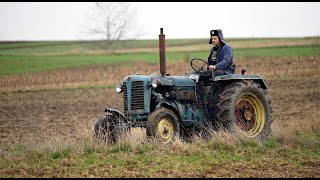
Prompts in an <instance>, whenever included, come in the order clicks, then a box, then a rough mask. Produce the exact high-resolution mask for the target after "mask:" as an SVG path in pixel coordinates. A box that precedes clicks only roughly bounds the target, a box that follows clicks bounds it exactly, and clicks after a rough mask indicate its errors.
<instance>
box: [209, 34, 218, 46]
mask: <svg viewBox="0 0 320 180" xmlns="http://www.w3.org/2000/svg"><path fill="white" fill-rule="evenodd" d="M211 39H212V44H215V45H216V46H220V39H219V37H218V36H211Z"/></svg>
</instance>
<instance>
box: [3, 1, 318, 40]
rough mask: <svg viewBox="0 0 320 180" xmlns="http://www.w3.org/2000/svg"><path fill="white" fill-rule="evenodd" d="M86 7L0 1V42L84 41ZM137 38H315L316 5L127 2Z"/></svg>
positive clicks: (311, 3)
mask: <svg viewBox="0 0 320 180" xmlns="http://www.w3.org/2000/svg"><path fill="white" fill-rule="evenodd" d="M91 5H92V4H91V3H90V2H0V24H1V28H0V41H6V40H79V39H86V37H85V36H84V33H83V32H84V26H86V22H87V21H86V18H87V13H88V10H89V9H88V8H89V6H91ZM133 5H134V6H135V7H136V9H137V18H136V19H137V26H138V27H140V29H142V30H143V35H142V36H140V39H158V37H159V36H158V35H159V33H160V28H164V34H165V35H166V39H173V38H207V37H208V36H209V31H210V30H211V29H222V30H223V34H224V36H225V37H226V38H231V37H247V38H248V37H250V38H253V37H304V36H319V35H320V20H319V19H320V3H319V2H239V3H237V2H182V3H180V2H133Z"/></svg>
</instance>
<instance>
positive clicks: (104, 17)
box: [86, 2, 141, 49]
mask: <svg viewBox="0 0 320 180" xmlns="http://www.w3.org/2000/svg"><path fill="white" fill-rule="evenodd" d="M88 20H89V22H90V23H91V25H89V27H87V28H86V29H87V34H88V35H89V36H94V37H95V38H98V39H99V40H103V41H102V43H101V44H100V47H101V48H104V49H109V48H110V47H111V45H112V44H114V43H115V42H117V41H120V40H128V39H136V38H137V37H138V36H139V35H141V34H140V31H139V30H138V29H139V27H134V25H136V9H135V8H134V7H133V5H132V4H130V3H127V2H95V4H94V6H93V8H92V9H90V11H89V14H88ZM136 26H137V25H136Z"/></svg>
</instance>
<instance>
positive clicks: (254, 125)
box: [216, 80, 272, 142]
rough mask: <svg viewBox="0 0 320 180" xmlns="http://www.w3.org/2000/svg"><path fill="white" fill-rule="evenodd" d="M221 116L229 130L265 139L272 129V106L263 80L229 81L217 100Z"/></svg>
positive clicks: (219, 117) (246, 136)
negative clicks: (259, 82) (262, 83)
mask: <svg viewBox="0 0 320 180" xmlns="http://www.w3.org/2000/svg"><path fill="white" fill-rule="evenodd" d="M216 107H218V109H217V110H218V111H217V115H218V120H219V122H222V126H223V127H224V128H225V129H226V130H227V131H229V132H231V133H234V134H235V135H237V136H239V137H244V138H247V139H257V140H258V141H259V142H264V141H265V140H266V138H267V136H268V135H269V134H270V132H271V123H272V115H271V106H270V101H269V99H268V98H267V96H266V92H265V90H263V89H262V88H261V86H260V84H258V83H256V82H254V81H251V80H249V81H247V80H246V81H240V82H234V83H232V84H230V85H228V86H227V87H226V88H225V89H224V91H223V92H222V93H221V95H220V99H219V102H218V106H216Z"/></svg>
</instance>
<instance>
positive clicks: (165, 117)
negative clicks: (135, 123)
mask: <svg viewBox="0 0 320 180" xmlns="http://www.w3.org/2000/svg"><path fill="white" fill-rule="evenodd" d="M178 122H179V119H178V117H177V115H176V114H175V113H174V112H173V111H171V110H169V109H167V108H161V109H159V110H157V111H154V112H153V113H152V114H151V115H150V116H149V118H148V121H147V127H146V135H147V137H149V138H150V137H153V138H155V139H157V140H160V141H161V142H162V143H165V144H167V143H170V142H172V141H173V140H174V138H176V137H178V136H179V124H178Z"/></svg>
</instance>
